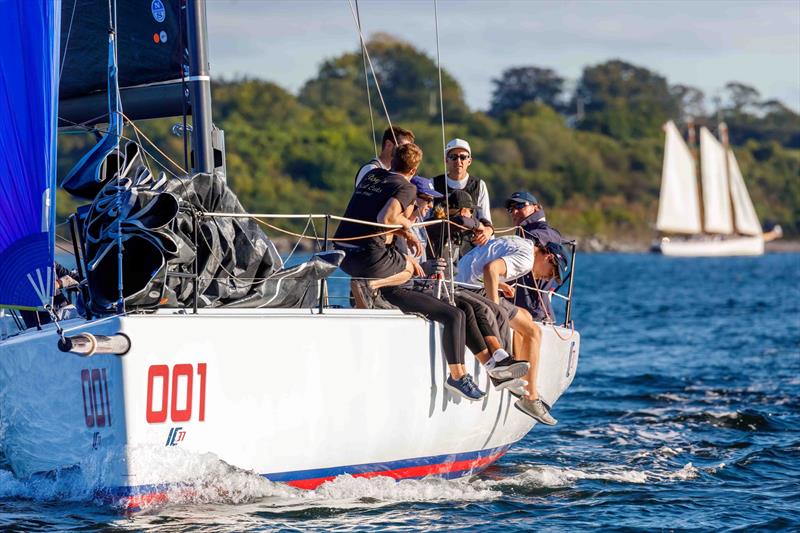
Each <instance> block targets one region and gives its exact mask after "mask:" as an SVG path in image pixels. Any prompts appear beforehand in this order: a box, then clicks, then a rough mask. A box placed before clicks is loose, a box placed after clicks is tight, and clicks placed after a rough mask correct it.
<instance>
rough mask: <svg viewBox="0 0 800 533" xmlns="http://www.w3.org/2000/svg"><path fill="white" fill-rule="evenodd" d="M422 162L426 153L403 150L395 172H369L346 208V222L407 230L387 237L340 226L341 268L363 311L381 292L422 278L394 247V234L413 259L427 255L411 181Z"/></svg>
mask: <svg viewBox="0 0 800 533" xmlns="http://www.w3.org/2000/svg"><path fill="white" fill-rule="evenodd" d="M421 161H422V149H421V148H420V147H419V146H417V145H416V144H413V143H411V144H406V145H404V146H400V147H398V148H397V150H395V154H394V157H393V158H392V168H391V170H384V169H382V168H378V169H373V170H371V171H370V172H368V173H367V174H366V175H365V176H364V179H362V180H361V183H359V185H358V187H356V190H355V191H354V192H353V196H352V197H351V198H350V202H349V203H348V204H347V209H346V210H345V212H344V216H345V218H349V219H354V220H363V221H365V222H377V223H380V224H393V225H400V226H402V228H400V229H397V230H394V231H388V232H387V231H386V230H385V229H383V228H380V227H376V226H374V225H369V224H364V223H360V222H354V221H350V220H344V221H342V222H341V223H340V224H339V227H338V228H337V230H336V234H335V235H334V240H335V241H336V247H337V248H338V249H340V250H343V251H344V252H345V258H344V260H343V261H342V264H341V268H342V270H344V271H345V272H346V273H347V274H349V275H350V276H352V278H353V280H352V281H351V289H352V291H353V297H354V298H355V300H356V305H357V306H358V307H361V308H371V307H372V306H373V301H374V298H375V297H376V296H377V291H378V289H381V288H383V287H391V286H397V285H402V284H403V283H405V282H406V281H408V280H409V279H411V276H412V275H414V274H415V273H419V274H422V269H421V268H420V266H419V264H418V263H417V261H416V260H415V259H414V258H413V257H412V256H411V255H410V254H404V253H402V252H401V251H400V250H398V249H397V247H396V246H395V244H394V237H395V234H399V235H402V236H403V237H405V239H406V242H407V244H408V248H409V250H410V251H411V252H412V253H413V254H414V255H417V256H419V255H420V253H421V252H422V250H421V246H420V242H419V240H418V239H417V237H416V236H415V235H414V233H413V232H412V231H411V219H410V218H409V217H410V216H411V212H412V210H413V209H414V201H415V200H416V197H417V189H416V187H414V186H413V185H411V183H410V181H411V178H412V177H414V176H415V175H416V173H417V168H418V167H419V164H420V162H421Z"/></svg>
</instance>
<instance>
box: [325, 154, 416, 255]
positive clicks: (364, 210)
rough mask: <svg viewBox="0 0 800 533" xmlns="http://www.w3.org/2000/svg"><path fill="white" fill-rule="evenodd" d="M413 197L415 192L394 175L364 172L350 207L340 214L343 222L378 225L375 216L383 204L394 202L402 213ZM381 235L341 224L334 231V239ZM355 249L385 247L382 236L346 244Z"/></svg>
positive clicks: (368, 228)
mask: <svg viewBox="0 0 800 533" xmlns="http://www.w3.org/2000/svg"><path fill="white" fill-rule="evenodd" d="M416 197H417V188H416V187H414V186H413V185H411V183H410V182H409V181H408V180H407V179H406V178H404V177H403V176H401V175H400V174H397V173H395V172H391V171H388V170H383V169H380V168H379V169H375V170H372V171H370V172H368V173H367V174H366V175H365V176H364V178H363V179H362V180H361V181H360V182H359V183H358V186H357V187H356V190H355V191H354V192H353V196H352V197H351V198H350V203H348V204H347V209H346V210H345V212H344V216H345V217H346V218H353V219H357V220H366V221H369V222H378V214H380V212H381V211H382V210H383V208H384V206H385V205H386V202H388V201H389V200H390V199H392V198H396V199H397V201H398V202H400V207H401V208H402V209H403V210H405V209H406V208H407V207H408V206H409V205H411V203H412V202H413V201H414V199H416ZM381 231H384V230H383V229H382V228H378V227H376V226H369V225H366V224H358V223H356V222H347V221H342V222H341V223H340V224H339V228H338V229H337V230H336V235H335V237H336V238H337V239H342V238H350V237H360V236H362V235H364V236H366V235H372V234H375V233H380V232H381ZM346 242H347V243H349V244H351V245H356V246H370V247H373V246H377V247H380V246H385V245H386V236H385V235H380V236H377V237H366V238H364V239H354V240H352V241H346Z"/></svg>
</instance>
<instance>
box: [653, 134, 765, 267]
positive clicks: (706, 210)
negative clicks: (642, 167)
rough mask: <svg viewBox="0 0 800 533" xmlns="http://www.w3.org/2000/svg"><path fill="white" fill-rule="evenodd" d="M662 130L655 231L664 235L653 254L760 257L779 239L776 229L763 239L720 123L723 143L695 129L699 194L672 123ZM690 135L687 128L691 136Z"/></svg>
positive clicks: (684, 148) (692, 164)
mask: <svg viewBox="0 0 800 533" xmlns="http://www.w3.org/2000/svg"><path fill="white" fill-rule="evenodd" d="M664 129H665V131H666V141H665V145H664V166H663V170H662V174H661V195H660V196H659V203H658V219H657V221H656V228H657V229H658V231H659V232H661V233H662V234H667V235H664V236H663V237H662V238H661V240H660V241H659V242H656V243H655V244H654V246H653V248H654V251H657V252H661V253H662V254H664V255H671V256H683V257H718V256H734V255H762V254H763V253H764V242H765V240H772V239H773V238H777V237H780V235H781V230H780V226H776V228H775V230H773V231H772V232H770V233H769V234H767V235H765V234H764V233H763V232H762V230H761V223H760V222H759V220H758V215H757V214H756V210H755V208H754V207H753V202H752V200H751V199H750V194H749V193H748V192H747V186H746V185H745V183H744V178H743V177H742V173H741V171H740V170H739V165H738V164H737V162H736V157H735V156H734V155H733V150H732V149H731V148H730V147H729V146H728V143H727V127H726V126H725V123H721V124H720V126H719V129H720V134H721V137H722V139H723V142H722V143H720V142H719V141H718V140H717V139H716V138H714V136H713V135H712V134H711V132H710V131H708V129H707V128H705V127H701V128H700V166H701V171H702V176H701V177H702V187H701V189H700V190H698V187H697V173H696V164H695V158H694V155H693V154H692V152H691V150H690V149H689V147H688V146H687V145H686V143H685V142H684V140H683V138H682V137H681V134H680V132H679V131H678V128H677V127H676V126H675V124H674V123H673V122H672V121H669V122H667V124H666V125H665V126H664ZM692 133H693V127H692V126H690V136H691V135H692ZM701 198H702V201H701ZM676 234H677V235H679V237H675V235H676Z"/></svg>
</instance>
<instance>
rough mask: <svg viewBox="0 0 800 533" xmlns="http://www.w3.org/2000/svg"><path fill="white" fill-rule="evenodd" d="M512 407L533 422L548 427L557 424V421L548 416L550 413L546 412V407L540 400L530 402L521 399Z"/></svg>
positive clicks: (523, 398)
mask: <svg viewBox="0 0 800 533" xmlns="http://www.w3.org/2000/svg"><path fill="white" fill-rule="evenodd" d="M514 407H516V408H517V409H519V410H520V411H522V412H523V413H525V414H526V415H528V416H529V417H531V418H533V419H534V420H538V421H539V422H541V423H542V424H545V425H548V426H555V425H556V424H558V420H556V419H555V418H553V417H552V416H550V413H549V412H548V410H547V407H546V406H545V404H544V402H542V400H539V399H536V400H531V399H529V398H525V397H522V398H520V399H519V400H517V401H516V402H514Z"/></svg>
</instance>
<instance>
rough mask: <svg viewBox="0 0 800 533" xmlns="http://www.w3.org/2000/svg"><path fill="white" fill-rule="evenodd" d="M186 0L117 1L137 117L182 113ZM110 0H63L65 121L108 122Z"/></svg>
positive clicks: (124, 76)
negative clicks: (183, 11)
mask: <svg viewBox="0 0 800 533" xmlns="http://www.w3.org/2000/svg"><path fill="white" fill-rule="evenodd" d="M180 13H181V10H180V0H125V1H124V2H120V1H118V2H117V41H118V45H117V49H118V64H119V86H120V90H121V94H122V104H123V109H125V113H126V115H128V116H129V117H131V118H134V119H136V118H156V117H168V116H177V115H181V114H182V113H183V108H184V103H183V102H182V100H181V93H182V91H181V64H182V61H181V58H182V56H181V51H182V50H183V49H184V46H182V45H181V38H182V37H183V33H185V32H182V31H181V30H182V28H181V22H180V19H179V17H180ZM107 50H108V0H63V1H62V5H61V54H62V58H63V59H62V63H63V69H62V71H61V80H60V84H59V117H60V118H62V119H65V120H63V121H62V122H61V123H60V125H62V126H63V125H69V124H70V123H72V122H75V123H84V122H90V123H96V122H106V121H107V118H106V117H107V114H108V105H107V102H106V91H107V88H106V87H107V82H108V72H107V68H106V66H107V60H106V59H107V57H106V56H107Z"/></svg>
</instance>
